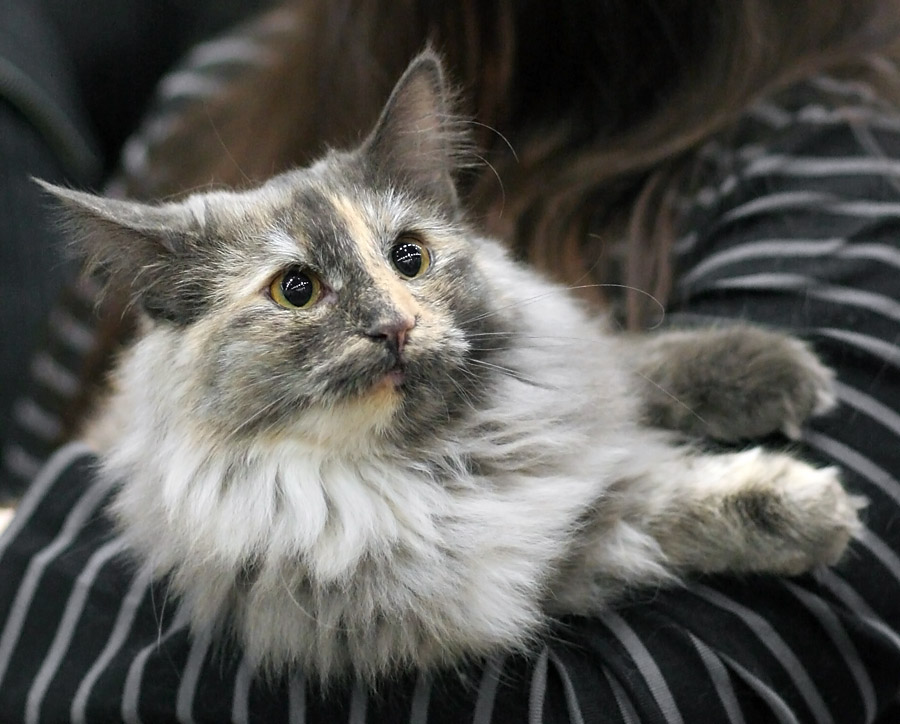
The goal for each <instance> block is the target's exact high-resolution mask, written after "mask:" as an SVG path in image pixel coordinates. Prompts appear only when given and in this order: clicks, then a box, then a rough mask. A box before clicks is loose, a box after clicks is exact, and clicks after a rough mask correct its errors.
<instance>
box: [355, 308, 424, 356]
mask: <svg viewBox="0 0 900 724" xmlns="http://www.w3.org/2000/svg"><path fill="white" fill-rule="evenodd" d="M415 326H416V320H415V319H412V318H410V317H400V318H394V319H390V320H386V321H383V322H378V323H376V324H373V325H372V326H371V327H369V328H368V329H367V330H366V336H367V337H371V338H372V339H373V340H383V341H384V343H385V344H387V346H388V348H389V349H391V350H392V351H393V352H395V353H396V354H398V355H399V354H400V353H402V352H403V347H404V346H405V345H406V336H407V334H409V332H410V330H412V329H413V328H414V327H415Z"/></svg>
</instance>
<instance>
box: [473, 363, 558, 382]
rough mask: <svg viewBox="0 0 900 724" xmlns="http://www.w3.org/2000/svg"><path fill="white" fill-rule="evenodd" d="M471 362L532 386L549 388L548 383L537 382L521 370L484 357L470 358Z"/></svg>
mask: <svg viewBox="0 0 900 724" xmlns="http://www.w3.org/2000/svg"><path fill="white" fill-rule="evenodd" d="M469 362H471V363H472V364H477V365H481V366H482V367H487V368H489V369H492V370H495V371H497V372H500V373H501V374H504V375H506V376H507V377H511V378H513V379H514V380H517V381H518V382H522V383H524V384H526V385H531V386H532V387H540V388H542V389H549V388H548V387H547V386H546V385H543V384H541V383H540V382H537V381H536V380H532V379H529V378H528V377H525V376H524V375H523V374H522V373H521V372H519V371H517V370H514V369H511V368H509V367H504V366H503V365H498V364H493V363H492V362H486V361H485V360H483V359H470V360H469Z"/></svg>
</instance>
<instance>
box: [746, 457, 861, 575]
mask: <svg viewBox="0 0 900 724" xmlns="http://www.w3.org/2000/svg"><path fill="white" fill-rule="evenodd" d="M742 454H743V455H748V456H752V455H756V456H757V459H758V463H757V464H760V465H763V466H764V467H765V468H766V475H765V476H761V477H763V479H764V480H765V482H764V483H763V484H761V485H753V486H748V487H747V488H746V489H744V490H741V491H740V492H739V493H737V494H735V496H734V498H733V499H732V501H731V504H732V505H734V506H736V507H737V508H740V509H741V511H742V514H743V517H744V518H745V525H746V526H747V528H748V529H755V534H754V535H752V536H751V537H752V538H754V539H755V540H756V546H757V553H758V554H759V555H760V559H759V560H760V563H761V564H762V568H761V569H762V570H765V571H769V572H773V573H781V574H787V575H796V574H799V573H803V572H805V571H808V570H810V569H811V568H815V567H816V566H820V565H834V564H836V563H837V562H838V561H839V560H840V559H841V557H842V556H843V555H844V553H845V551H846V549H847V545H848V544H849V542H850V540H851V539H852V538H853V536H854V535H855V534H856V533H857V532H858V531H859V530H860V528H861V527H862V524H861V522H860V518H859V511H860V510H861V509H862V508H863V507H865V504H866V501H865V499H863V498H861V497H859V496H854V495H851V494H850V493H848V492H847V491H846V490H845V488H844V486H843V485H842V484H841V481H840V476H839V473H838V470H837V468H814V467H812V466H810V465H807V464H806V463H804V462H801V461H799V460H796V459H794V458H791V457H789V456H787V455H781V454H770V453H764V452H762V451H758V450H754V451H750V452H749V453H742ZM757 479H759V478H757Z"/></svg>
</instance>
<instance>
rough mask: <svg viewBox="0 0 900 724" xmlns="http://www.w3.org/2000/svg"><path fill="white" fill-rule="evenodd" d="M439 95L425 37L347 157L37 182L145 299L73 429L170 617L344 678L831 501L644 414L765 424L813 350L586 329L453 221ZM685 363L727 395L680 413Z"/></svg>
mask: <svg viewBox="0 0 900 724" xmlns="http://www.w3.org/2000/svg"><path fill="white" fill-rule="evenodd" d="M444 94H445V91H444V88H443V82H442V79H441V72H440V68H439V65H438V64H437V61H436V60H435V59H434V57H433V56H431V55H429V54H425V55H423V56H422V57H420V58H419V59H418V60H417V61H415V62H414V63H413V65H412V66H411V68H410V70H409V71H407V74H406V75H405V76H404V78H403V79H401V81H400V83H399V84H398V87H397V89H396V90H395V92H394V95H393V96H392V98H391V100H390V101H389V103H388V107H387V109H386V111H385V113H384V115H383V116H382V119H381V120H380V122H379V125H378V127H377V128H376V130H375V132H374V133H373V134H372V136H370V137H369V139H367V141H366V142H365V143H364V144H363V146H362V147H361V148H360V149H358V150H356V151H353V152H351V153H340V154H339V153H332V154H331V155H329V156H327V157H326V158H325V159H324V160H323V161H321V162H320V163H318V164H316V165H315V166H313V167H312V168H310V169H306V170H302V171H296V172H291V173H289V174H285V175H283V176H281V177H277V178H276V179H273V180H272V181H270V182H269V183H267V184H266V185H265V186H263V187H261V188H260V189H257V190H253V191H249V192H243V193H227V192H219V193H212V194H207V195H198V196H195V197H192V198H191V199H189V200H188V201H186V202H184V203H183V204H170V205H166V206H161V207H146V206H140V205H137V204H131V203H128V202H114V201H108V200H101V199H97V198H94V197H90V196H87V195H85V194H78V193H75V192H70V191H62V190H58V189H57V190H56V193H57V195H59V196H60V197H62V198H63V200H64V201H67V203H68V206H69V207H70V209H71V210H72V211H71V213H72V216H73V218H74V221H75V224H76V225H77V226H78V227H79V228H80V230H81V231H82V233H83V235H84V236H85V237H86V242H87V244H88V245H89V248H90V250H91V256H92V258H93V261H94V263H95V264H96V265H99V266H101V267H103V268H104V269H105V270H106V271H107V272H108V273H109V274H110V276H111V277H112V279H113V280H114V282H115V283H118V284H120V285H126V286H130V287H131V288H132V293H133V297H134V299H135V301H136V303H138V304H140V305H141V306H142V307H143V308H144V309H145V310H147V312H148V318H147V320H146V322H145V325H144V329H143V331H142V334H141V336H140V338H139V339H138V341H137V343H136V344H135V345H134V346H133V348H132V349H131V350H129V351H128V352H127V353H126V354H125V356H124V357H123V359H122V361H121V363H120V365H119V368H118V372H117V375H116V377H115V391H114V393H113V395H112V397H111V399H110V401H109V403H108V405H107V406H106V407H105V408H104V410H103V412H102V413H101V415H100V416H99V417H98V419H97V420H96V421H95V423H94V425H93V427H92V429H91V430H90V431H89V437H90V438H91V439H92V440H93V441H94V442H95V444H96V445H97V447H98V448H100V449H101V450H102V452H103V455H104V468H103V474H104V476H105V479H106V480H108V481H109V482H110V483H111V484H115V485H117V486H118V490H117V493H116V498H115V503H114V506H113V509H112V512H113V514H114V516H115V517H116V519H117V521H118V523H119V527H120V530H121V531H122V533H123V534H124V536H125V538H126V540H127V541H128V543H129V546H130V549H131V550H132V552H133V553H134V555H135V556H136V558H137V560H138V561H139V562H140V563H142V564H143V565H146V566H148V567H149V568H150V569H152V570H153V572H154V574H156V575H158V576H164V575H167V576H170V578H171V584H172V588H173V589H174V590H175V591H176V592H178V593H179V594H181V596H182V598H183V600H184V602H185V604H186V605H187V607H188V609H189V612H190V615H191V618H192V623H193V626H194V627H195V629H197V630H200V631H202V630H208V631H213V630H221V629H222V628H223V627H230V628H232V629H233V630H234V632H235V633H236V635H237V636H238V638H239V639H240V640H241V641H242V643H243V645H244V647H245V648H246V650H247V652H248V653H249V654H250V656H251V657H252V658H253V659H254V660H255V661H257V662H259V663H260V664H261V665H265V666H270V667H272V668H281V667H283V666H285V665H295V664H299V665H300V666H303V667H305V668H306V669H307V670H308V671H309V672H310V673H314V674H316V675H318V676H321V677H328V676H332V675H335V674H339V673H342V672H347V671H355V672H357V673H361V674H362V675H364V676H367V677H375V676H378V675H380V674H382V673H385V672H388V671H390V670H392V669H393V668H395V667H397V666H405V665H415V666H422V667H430V666H437V665H442V664H447V663H452V662H454V661H456V660H458V659H460V658H461V657H465V656H473V655H475V656H477V655H482V654H488V653H491V652H494V651H497V650H501V649H510V648H521V647H522V646H524V645H526V644H527V643H528V642H529V641H530V640H531V638H532V637H533V636H534V635H535V634H536V633H538V632H539V631H540V629H541V627H542V625H543V624H544V622H545V619H546V616H547V615H548V613H556V612H581V613H587V612H590V611H591V610H597V609H599V608H601V607H602V606H604V605H608V604H609V602H610V600H611V599H613V598H614V597H615V596H617V595H619V594H620V593H621V592H622V590H623V589H624V588H627V587H631V586H646V585H658V584H661V583H667V582H671V581H673V580H676V579H677V578H678V577H679V576H681V575H682V574H685V573H689V572H691V571H707V572H713V571H774V572H780V573H795V572H800V571H803V570H806V569H808V568H810V567H812V566H814V565H816V564H819V563H831V562H834V561H835V560H837V558H838V557H839V556H840V554H841V553H842V551H843V549H844V547H845V546H846V543H847V541H848V539H849V537H850V535H851V534H852V532H853V530H854V529H855V527H856V526H857V524H858V522H857V515H856V507H857V506H856V502H855V501H854V500H853V499H851V498H850V497H849V496H847V494H846V493H845V492H844V491H843V489H842V487H841V486H840V483H839V482H838V479H837V476H836V474H835V472H834V471H833V470H830V469H829V470H815V469H813V468H811V467H809V466H807V465H805V464H804V463H801V462H798V461H796V460H794V459H792V458H790V457H788V456H786V455H782V454H777V453H766V452H762V451H759V450H752V451H749V452H743V453H736V454H725V455H711V454H706V453H701V452H698V451H696V450H693V449H692V448H690V447H688V446H686V445H684V444H682V443H680V442H678V441H677V440H676V439H675V438H674V437H673V433H670V432H665V431H663V430H661V429H659V428H658V427H655V426H652V425H651V424H648V423H652V422H656V423H658V425H665V426H670V427H676V428H679V429H682V430H684V431H689V432H691V433H700V434H706V435H710V436H713V437H719V438H722V439H736V438H741V437H747V436H751V435H757V434H765V433H768V432H774V431H776V430H779V429H784V430H788V431H791V430H794V429H795V428H796V427H797V425H798V424H799V423H800V422H801V421H802V420H803V419H804V418H805V417H806V416H807V415H809V414H811V413H812V412H813V411H815V410H817V409H819V408H822V407H824V406H826V405H827V403H828V400H829V394H830V393H829V383H830V378H829V374H828V373H827V371H826V370H825V369H824V368H823V367H822V366H821V365H820V364H819V363H818V362H817V361H816V359H815V358H814V357H813V356H812V354H811V353H810V352H809V351H808V350H806V348H805V347H803V346H802V345H801V344H800V343H798V342H795V341H792V340H790V339H788V338H786V337H782V336H780V335H777V334H773V333H767V332H762V331H759V330H754V329H750V328H739V329H731V330H719V331H712V332H690V333H679V334H674V335H661V336H658V337H656V338H648V339H643V340H641V339H633V338H632V339H624V338H619V337H615V336H612V335H610V334H609V333H608V332H606V331H605V330H604V329H603V327H602V323H601V322H600V321H598V320H596V319H594V318H592V317H590V316H589V315H588V314H587V313H586V312H585V311H584V310H583V309H582V308H581V306H580V305H579V304H578V303H576V302H575V301H574V300H572V299H571V298H570V297H569V296H568V295H567V294H566V293H565V291H564V290H563V289H562V288H560V287H558V286H556V285H553V284H551V283H549V282H547V281H546V280H544V279H543V278H542V277H540V276H539V275H537V274H535V273H534V272H532V271H530V270H528V269H526V268H524V267H522V266H520V265H517V264H514V263H513V262H511V261H510V260H509V259H508V258H507V256H506V254H505V252H504V251H503V250H502V248H501V247H500V245H499V244H498V243H497V242H495V241H493V240H491V239H483V238H478V237H477V236H476V235H474V234H473V232H472V231H471V229H470V228H469V227H468V226H467V225H466V223H465V222H464V221H463V220H462V215H461V213H460V210H459V208H458V203H457V200H456V196H455V192H454V189H453V185H452V181H451V178H450V174H451V172H452V171H453V161H452V159H453V156H454V153H455V151H456V149H457V145H456V135H455V132H454V128H453V124H452V122H451V121H449V120H448V116H447V105H446V99H445V95H444ZM123 242H124V243H127V244H128V245H129V248H130V251H129V252H128V253H127V255H125V254H123V253H122V252H121V251H120V250H119V246H118V245H119V244H120V243H123ZM648 378H649V381H648ZM654 383H657V384H654ZM701 383H702V384H704V385H708V386H710V387H711V388H713V389H714V388H715V387H716V386H719V387H721V388H722V393H721V394H722V396H721V399H720V401H721V402H727V404H729V405H735V404H737V405H742V406H743V407H744V408H746V409H744V410H741V409H738V410H734V414H728V411H727V410H724V412H723V409H722V405H721V404H719V403H718V402H717V398H716V396H715V395H714V394H709V393H708V392H705V393H704V394H703V395H701V397H702V398H703V400H704V401H701V402H697V403H692V404H693V406H694V409H693V410H692V412H691V413H690V415H688V416H685V415H683V414H682V411H683V409H684V405H683V403H682V402H681V401H680V400H681V398H683V397H684V396H688V395H690V394H691V392H692V388H693V387H696V386H697V385H698V384H701Z"/></svg>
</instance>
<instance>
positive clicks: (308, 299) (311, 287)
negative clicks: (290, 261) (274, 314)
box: [269, 266, 322, 309]
mask: <svg viewBox="0 0 900 724" xmlns="http://www.w3.org/2000/svg"><path fill="white" fill-rule="evenodd" d="M321 293H322V285H321V283H320V282H319V278H318V277H317V276H316V275H315V274H312V273H307V272H305V271H303V270H302V269H301V268H300V267H296V266H295V267H291V268H290V269H287V270H286V271H284V272H282V273H281V274H280V275H278V276H277V277H275V279H274V280H273V281H272V283H271V284H270V285H269V295H270V296H271V298H272V300H273V301H274V302H275V303H276V304H278V305H279V306H281V307H284V308H285V309H306V308H307V307H311V306H313V304H315V303H316V302H317V301H318V300H319V298H320V296H321Z"/></svg>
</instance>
